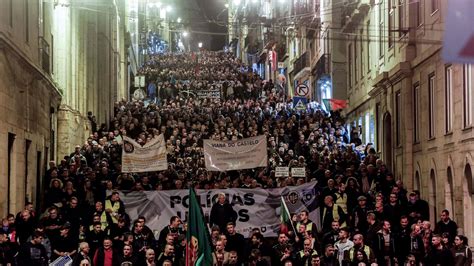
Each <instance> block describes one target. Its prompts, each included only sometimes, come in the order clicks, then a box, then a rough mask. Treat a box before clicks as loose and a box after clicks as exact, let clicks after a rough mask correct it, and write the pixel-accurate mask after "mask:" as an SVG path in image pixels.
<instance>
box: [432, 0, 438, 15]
mask: <svg viewBox="0 0 474 266" xmlns="http://www.w3.org/2000/svg"><path fill="white" fill-rule="evenodd" d="M436 10H438V0H431V13H434V12H435V11H436Z"/></svg>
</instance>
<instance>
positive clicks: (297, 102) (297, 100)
mask: <svg viewBox="0 0 474 266" xmlns="http://www.w3.org/2000/svg"><path fill="white" fill-rule="evenodd" d="M307 103H308V99H306V98H305V97H296V96H295V97H293V108H295V109H296V110H306V104H307Z"/></svg>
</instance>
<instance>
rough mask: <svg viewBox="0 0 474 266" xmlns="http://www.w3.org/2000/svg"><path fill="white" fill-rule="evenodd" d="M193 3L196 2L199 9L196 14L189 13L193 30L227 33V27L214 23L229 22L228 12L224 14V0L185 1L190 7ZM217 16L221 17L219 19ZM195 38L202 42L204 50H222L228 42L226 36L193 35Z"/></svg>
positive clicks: (195, 5)
mask: <svg viewBox="0 0 474 266" xmlns="http://www.w3.org/2000/svg"><path fill="white" fill-rule="evenodd" d="M191 1H194V2H195V3H194V7H195V8H196V9H197V10H195V11H194V12H192V11H191V10H190V11H191V12H189V13H188V15H189V21H190V27H191V28H192V30H194V31H201V32H215V33H226V32H227V28H226V27H225V26H219V25H217V24H216V23H213V22H212V21H217V22H219V24H223V23H225V21H227V11H224V12H222V11H223V10H224V9H225V7H224V4H225V1H224V0H185V2H187V4H188V5H189V4H190V3H189V2H191ZM217 16H219V18H218V19H217ZM209 21H211V22H209ZM193 38H194V39H198V40H196V41H202V42H203V44H204V48H206V49H209V50H220V49H222V48H223V46H224V45H225V41H226V36H224V35H211V34H198V33H193Z"/></svg>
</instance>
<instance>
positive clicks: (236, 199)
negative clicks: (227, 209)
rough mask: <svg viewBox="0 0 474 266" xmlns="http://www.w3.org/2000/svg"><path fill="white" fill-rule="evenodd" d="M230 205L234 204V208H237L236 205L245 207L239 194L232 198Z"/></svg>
mask: <svg viewBox="0 0 474 266" xmlns="http://www.w3.org/2000/svg"><path fill="white" fill-rule="evenodd" d="M230 204H232V206H235V204H239V205H240V206H243V205H244V201H243V200H242V198H241V197H240V195H239V194H234V196H233V197H232V202H231V203H230Z"/></svg>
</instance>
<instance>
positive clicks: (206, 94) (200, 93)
mask: <svg viewBox="0 0 474 266" xmlns="http://www.w3.org/2000/svg"><path fill="white" fill-rule="evenodd" d="M195 93H196V95H197V97H198V98H199V99H220V98H221V91H220V90H197V91H195Z"/></svg>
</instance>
